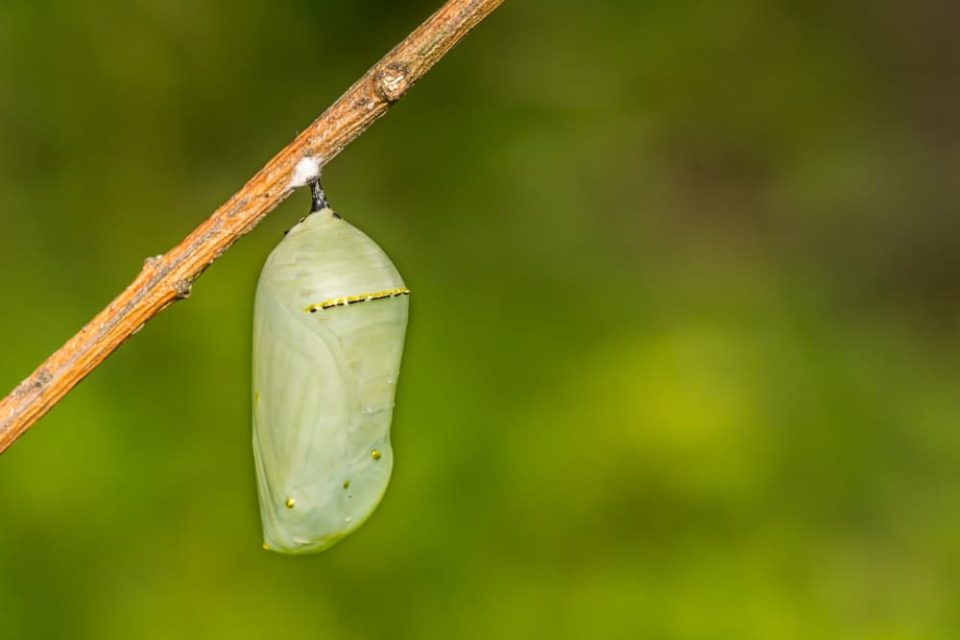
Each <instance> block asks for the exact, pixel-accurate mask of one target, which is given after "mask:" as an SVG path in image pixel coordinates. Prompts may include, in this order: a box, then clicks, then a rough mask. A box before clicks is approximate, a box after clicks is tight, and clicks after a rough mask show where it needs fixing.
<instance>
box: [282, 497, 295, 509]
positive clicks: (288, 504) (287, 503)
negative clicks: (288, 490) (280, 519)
mask: <svg viewBox="0 0 960 640" xmlns="http://www.w3.org/2000/svg"><path fill="white" fill-rule="evenodd" d="M283 504H284V506H285V507H286V508H287V509H293V507H294V505H296V504H297V501H296V500H294V499H293V498H287V499H286V501H285V502H284V503H283Z"/></svg>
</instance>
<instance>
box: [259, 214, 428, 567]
mask: <svg viewBox="0 0 960 640" xmlns="http://www.w3.org/2000/svg"><path fill="white" fill-rule="evenodd" d="M407 293H409V291H408V290H407V288H406V286H405V285H404V283H403V279H402V278H401V277H400V274H399V272H397V269H396V267H394V266H393V263H392V262H391V261H390V258H388V257H387V255H386V254H385V253H384V252H383V250H381V249H380V247H378V246H377V244H376V243H374V242H373V240H371V239H370V238H369V237H367V236H366V235H365V234H364V233H363V232H362V231H360V230H359V229H357V228H355V227H353V226H352V225H350V224H349V223H347V222H346V221H344V220H343V219H342V218H340V216H338V215H337V214H335V213H334V212H333V211H332V210H331V209H329V208H326V207H325V208H323V209H322V210H320V211H317V212H315V213H311V214H310V215H309V216H307V217H306V218H305V219H304V220H302V221H301V222H300V223H299V224H298V225H296V226H295V227H293V228H292V229H291V230H290V231H289V233H288V234H287V236H286V237H285V238H284V239H283V241H282V242H281V243H280V244H279V245H278V246H277V248H276V249H274V251H273V253H271V254H270V257H269V258H268V259H267V262H266V264H265V265H264V267H263V271H262V273H261V274H260V282H259V284H258V286H257V296H256V303H255V308H254V323H253V324H254V328H253V451H254V457H255V459H256V466H257V481H258V490H259V499H260V515H261V519H262V522H263V537H264V548H266V549H270V550H271V551H278V552H281V553H293V554H299V553H310V552H316V551H322V550H323V549H326V548H328V547H330V546H331V545H333V544H334V543H335V542H337V541H338V540H340V539H341V538H343V537H344V536H346V535H348V534H350V533H351V532H352V531H354V530H355V529H356V528H357V527H359V526H360V525H361V524H362V523H363V522H364V521H365V520H366V519H367V518H368V517H369V516H370V514H371V513H372V512H373V510H374V509H375V508H376V507H377V505H378V504H379V502H380V499H381V498H382V497H383V493H384V491H385V490H386V488H387V483H388V482H389V480H390V471H391V468H392V467H393V450H392V449H391V447H390V421H391V418H392V416H393V404H394V394H395V390H396V384H397V376H398V374H399V371H400V358H401V355H402V353H403V341H404V335H405V333H406V327H407V307H408V297H407V295H406V294H407Z"/></svg>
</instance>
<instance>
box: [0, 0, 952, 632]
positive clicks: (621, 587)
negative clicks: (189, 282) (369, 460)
mask: <svg viewBox="0 0 960 640" xmlns="http://www.w3.org/2000/svg"><path fill="white" fill-rule="evenodd" d="M438 1H439V0H430V1H426V0H422V1H421V0H418V1H410V2H398V1H395V0H350V1H345V0H344V1H336V2H335V1H333V0H326V1H322V0H300V1H297V0H272V1H271V2H265V1H264V2H228V1H226V0H219V1H215V2H214V1H211V2H189V1H186V0H178V1H169V0H137V1H135V2H128V1H120V0H105V1H102V2H95V3H90V2H80V1H79V0H65V1H58V2H52V1H50V0H10V1H7V2H3V3H0V222H2V230H0V290H2V292H3V296H2V303H0V304H2V305H3V313H2V314H0V333H2V335H3V336H4V340H3V346H2V348H0V384H2V386H3V387H4V390H6V389H9V388H12V387H13V386H14V385H15V384H16V383H17V382H18V381H19V380H20V379H21V378H22V377H24V376H25V375H26V374H27V373H29V372H30V371H31V370H32V369H33V367H34V366H36V365H37V364H38V362H39V361H40V360H41V359H42V357H44V356H45V355H47V353H49V352H50V351H51V350H52V349H54V348H55V347H57V346H59V345H60V344H61V343H62V342H63V341H64V340H65V339H66V338H68V337H69V336H70V335H71V334H72V333H73V332H74V331H75V330H76V329H77V328H79V327H80V326H81V325H82V324H83V323H84V322H86V321H87V320H88V319H89V318H90V317H91V316H92V315H93V314H94V313H95V312H96V311H97V310H98V309H99V308H101V307H102V306H103V305H104V304H106V303H107V302H108V301H109V300H110V299H111V298H112V296H113V295H115V294H116V293H117V292H118V291H119V290H120V289H121V288H122V287H123V286H125V285H126V284H127V283H128V282H129V281H130V280H131V279H132V278H133V277H134V276H135V275H136V273H137V272H138V270H139V268H140V264H141V262H142V260H143V259H144V258H145V257H146V256H149V255H154V254H158V253H162V252H163V251H165V250H167V249H168V248H169V247H171V246H172V245H173V244H175V243H176V242H177V241H179V240H180V239H181V238H182V237H183V236H184V235H185V234H186V233H187V232H188V231H189V230H190V229H191V228H193V226H194V225H196V224H197V223H198V222H199V221H200V220H201V219H202V218H204V217H205V216H206V215H207V214H208V213H209V212H210V211H211V210H213V209H214V208H215V207H216V206H217V205H219V204H220V203H221V202H223V201H224V200H225V199H226V197H227V196H229V195H230V194H231V193H232V192H233V190H235V189H236V188H237V187H239V186H240V185H241V184H242V183H243V182H244V181H245V180H246V179H247V178H248V177H249V176H250V175H251V174H252V173H253V172H254V171H255V170H256V169H257V168H259V166H260V165H261V164H262V163H263V162H264V161H265V160H266V159H267V158H269V157H270V156H271V155H272V154H273V153H274V152H275V151H277V150H278V149H279V148H280V147H281V146H283V145H284V144H286V142H287V141H288V140H289V139H291V138H292V136H293V135H294V134H295V133H296V131H297V130H298V129H300V128H302V127H304V126H306V124H307V123H308V122H309V121H310V120H311V119H312V118H313V117H315V116H316V114H317V113H319V111H320V110H322V109H323V108H325V107H326V106H327V105H328V104H329V103H330V102H331V101H332V100H333V99H334V98H335V97H336V96H337V95H339V93H340V92H341V91H342V90H343V89H344V88H346V86H348V85H349V84H350V83H351V82H352V81H353V80H354V79H355V78H356V77H357V76H358V75H359V74H360V73H361V72H362V71H363V70H365V69H366V68H367V67H368V66H369V65H370V64H372V63H373V61H374V60H376V59H377V58H378V57H379V56H380V55H381V54H382V53H383V52H384V51H386V50H387V49H388V48H389V47H391V46H392V45H393V44H394V43H395V42H396V41H398V40H399V39H400V38H401V37H402V36H403V35H405V34H406V33H407V32H408V31H409V30H410V29H411V28H412V27H413V26H414V25H415V24H417V23H418V22H419V21H420V20H421V19H422V18H423V17H425V16H426V15H427V14H428V13H429V12H430V11H432V10H433V9H434V8H435V7H436V6H437V4H438ZM949 4H950V3H945V2H943V3H938V2H936V0H920V1H918V2H915V3H907V4H904V3H896V2H892V1H891V0H880V1H879V2H840V3H827V2H796V1H792V0H784V1H782V2H773V1H764V0H731V1H730V2H724V3H700V2H690V1H684V0H681V1H679V2H677V1H672V2H666V1H660V0H642V1H630V0H619V1H618V0H595V1H594V2H589V3H585V2H564V1H562V0H561V1H557V0H509V1H508V2H507V3H506V4H505V5H504V7H502V9H501V10H499V11H498V12H497V13H496V14H494V16H493V17H492V18H491V19H490V20H489V21H488V22H487V23H485V24H484V25H483V26H482V27H481V28H480V29H479V30H478V31H477V32H476V33H475V34H473V35H472V36H471V37H470V38H469V39H468V40H467V42H466V43H464V45H462V46H461V47H459V48H458V49H457V50H455V51H454V52H453V53H452V54H451V55H450V56H449V57H448V58H447V59H445V60H444V61H443V62H442V63H441V64H440V66H439V67H438V68H437V69H435V71H434V72H432V73H431V74H430V75H429V76H428V77H427V78H426V79H425V80H424V81H423V82H422V83H420V84H419V85H418V86H417V87H416V88H415V89H414V90H413V91H412V92H411V93H410V94H409V95H408V96H407V98H406V99H404V100H403V101H402V102H401V103H400V104H399V105H398V106H397V107H396V108H395V109H394V111H393V112H392V113H391V114H390V115H389V116H388V117H387V118H386V119H384V120H383V121H381V122H380V123H378V124H377V125H376V126H375V127H374V128H373V129H372V130H371V131H369V132H368V133H367V134H366V135H365V136H364V137H362V138H361V139H360V140H359V141H357V142H356V143H355V144H354V145H353V146H351V147H350V148H349V149H348V151H347V152H346V153H344V154H343V156H342V157H340V158H338V159H337V160H336V161H335V162H334V163H333V164H331V165H330V166H329V167H328V169H327V171H326V174H325V184H326V187H327V191H328V194H329V195H330V197H331V200H332V202H333V203H334V205H335V206H336V207H337V208H338V209H339V210H341V211H342V212H343V213H344V215H345V216H346V217H347V218H348V219H350V220H351V221H352V222H354V223H355V224H357V225H358V226H360V227H361V228H363V229H365V230H366V231H367V232H368V233H370V234H371V235H372V236H373V237H374V238H376V239H377V240H378V241H379V242H380V243H381V244H382V245H383V246H384V248H385V249H386V250H387V251H388V253H390V255H391V256H393V258H394V259H395V261H396V263H397V265H398V266H399V267H400V269H401V271H402V272H403V273H404V274H405V277H406V280H407V283H408V284H409V286H410V287H411V288H412V289H413V290H414V295H413V297H412V299H411V305H412V306H411V311H412V321H411V327H410V335H409V341H408V347H407V353H406V361H405V364H404V370H403V375H402V376H401V381H400V389H399V398H398V405H397V411H396V414H395V420H394V441H395V446H396V453H397V466H396V469H395V475H394V478H393V481H392V484H391V487H390V490H389V491H388V493H387V496H386V499H385V500H384V502H383V504H382V505H381V507H380V509H379V510H378V511H377V513H376V514H375V515H374V516H373V518H372V519H371V520H370V521H369V522H368V523H367V524H366V525H365V526H364V527H363V528H362V529H361V530H360V531H359V532H358V533H357V534H356V535H354V536H353V537H351V538H349V539H348V540H346V541H344V542H342V543H340V544H339V545H338V546H336V547H335V548H333V549H332V550H330V551H329V552H326V553H323V554H321V555H318V556H313V557H305V558H303V557H301V558H288V557H281V556H277V555H274V554H270V553H266V552H263V551H262V550H261V549H260V536H259V520H258V514H257V510H256V509H257V507H256V500H255V487H254V479H253V462H252V456H251V451H250V424H249V423H250V408H249V405H250V399H249V378H250V375H249V359H250V330H251V310H252V298H253V291H254V285H255V281H256V277H257V274H258V272H259V268H260V266H261V264H262V262H263V260H264V258H265V257H266V255H267V253H268V252H269V251H270V249H271V248H272V246H273V245H274V244H275V243H276V242H277V241H279V239H280V237H281V233H282V231H283V229H285V228H287V227H289V226H290V225H291V224H292V223H293V222H294V221H295V220H296V219H297V218H298V217H300V216H301V215H302V214H303V213H304V212H305V210H306V207H307V196H306V195H305V194H298V195H297V196H296V197H294V198H292V199H291V200H290V201H289V202H288V203H286V204H285V205H284V206H283V207H282V208H280V209H279V210H278V211H276V212H275V213H274V214H272V215H271V216H270V218H269V219H268V220H267V221H266V222H265V223H264V224H262V225H261V226H260V227H259V228H258V229H256V231H255V232H253V233H252V234H251V235H249V236H248V237H247V238H245V239H244V240H242V241H241V242H240V243H239V244H237V245H236V246H235V247H234V248H233V249H232V250H231V251H230V252H228V253H227V254H226V255H225V256H224V257H223V258H222V259H221V260H220V261H219V262H218V263H217V264H216V265H214V267H213V268H211V269H210V270H209V271H208V272H207V273H206V274H205V275H204V276H203V277H202V278H201V279H200V280H199V281H198V282H197V284H196V286H195V288H194V295H193V297H192V298H191V299H190V300H189V301H188V302H186V303H182V304H179V305H176V306H175V307H173V308H172V309H170V310H169V311H167V312H165V313H164V314H163V315H162V316H161V317H159V318H158V319H157V320H155V321H154V322H152V323H150V324H149V325H148V326H147V327H146V329H145V330H144V331H143V332H142V333H140V334H139V335H138V336H137V337H136V338H135V339H133V340H132V341H131V342H130V343H129V344H127V345H125V346H124V347H123V348H122V349H120V350H119V351H118V352H117V353H116V354H115V355H114V356H113V357H112V358H110V360H109V361H108V362H107V363H106V364H105V365H104V366H103V367H101V368H99V369H98V370H97V371H95V372H94V373H93V374H92V375H91V376H90V377H89V378H88V379H87V380H86V381H85V382H84V383H83V384H82V385H81V386H80V387H78V388H77V390H76V391H75V392H74V393H72V394H71V395H70V396H69V397H68V398H67V399H66V400H65V401H64V402H63V403H62V404H60V405H59V406H58V407H57V408H56V409H55V410H54V411H53V412H52V413H51V414H50V415H49V416H48V417H46V418H45V419H44V420H43V421H42V422H41V423H40V425H39V426H37V427H36V428H35V429H34V430H33V431H31V432H30V433H29V434H28V435H27V436H26V437H24V438H23V439H22V440H21V441H20V442H19V443H18V444H17V445H15V446H14V448H12V449H11V450H10V451H9V452H8V453H6V454H4V455H3V456H2V457H0V637H3V638H7V637H11V638H14V637H16V638H44V637H57V638H65V637H69V638H105V639H110V638H146V639H153V638H186V637H198V638H199V637H203V638H349V639H362V638H444V639H445V638H499V637H506V638H509V637H517V638H528V637H556V638H667V639H718V640H719V639H728V638H736V639H750V638H758V639H767V638H784V639H793V638H797V639H801V638H802V639H809V638H817V639H833V638H836V639H842V640H851V639H870V640H873V639H894V638H896V639H899V638H911V639H912V638H956V637H960V605H958V603H960V463H958V461H960V432H958V430H960V403H958V401H960V393H958V387H960V343H958V340H957V335H958V320H960V302H958V301H960V297H958V294H960V284H958V283H960V278H958V276H960V218H958V216H957V204H956V203H957V202H958V198H960V187H958V183H960V181H958V180H957V170H956V168H957V166H958V160H960V90H958V83H957V82H956V79H957V77H958V68H957V63H956V61H957V60H960V46H958V42H960V41H958V39H957V38H956V37H955V36H956V25H957V24H958V23H960V19H958V18H960V16H958V15H957V9H956V6H955V5H954V6H948V5H949Z"/></svg>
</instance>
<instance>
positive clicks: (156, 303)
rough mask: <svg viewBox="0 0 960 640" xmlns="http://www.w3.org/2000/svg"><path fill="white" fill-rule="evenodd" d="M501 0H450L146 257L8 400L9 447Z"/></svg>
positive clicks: (4, 443) (3, 434) (4, 415)
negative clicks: (189, 227)
mask: <svg viewBox="0 0 960 640" xmlns="http://www.w3.org/2000/svg"><path fill="white" fill-rule="evenodd" d="M502 2H503V0H449V1H448V2H447V3H446V4H445V5H443V7H441V8H440V10H439V11H437V12H436V13H435V14H433V15H432V16H430V18H428V19H427V21H426V22H424V23H423V24H422V25H420V26H419V27H418V28H417V29H416V30H415V31H414V32H413V33H411V34H410V35H409V36H407V38H406V39H405V40H404V41H403V42H401V43H400V44H399V45H397V46H396V47H395V48H394V49H393V51H391V52H390V53H388V54H387V55H386V56H384V57H383V59H381V60H380V61H379V62H378V63H377V64H376V65H374V66H373V68H372V69H370V70H369V71H367V73H366V74H364V76H363V77H362V78H360V80H358V81H357V82H356V83H355V84H354V85H353V86H352V87H350V89H348V90H347V92H346V93H344V94H343V95H342V96H341V97H340V99H339V100H337V101H336V102H335V103H334V104H333V106H331V107H330V108H329V109H327V111H326V112H324V114H323V115H321V116H320V117H319V118H317V119H316V120H315V121H314V122H313V124H311V125H310V127H308V128H307V129H306V130H305V131H303V132H302V133H300V135H298V136H297V137H296V139H295V140H294V141H293V142H291V143H290V144H288V145H287V146H286V147H284V149H283V150H282V151H281V152H280V153H278V154H277V155H276V156H275V157H274V158H273V159H272V160H270V162H268V163H267V164H266V166H265V167H264V168H263V169H261V170H260V171H259V172H258V173H257V174H256V175H255V176H253V178H251V179H250V181H249V182H247V184H245V185H244V186H243V188H242V189H240V190H239V191H238V192H237V193H235V194H234V195H233V196H232V197H231V198H230V199H229V200H227V202H226V203H225V204H223V205H222V206H221V207H220V208H219V209H217V210H216V211H215V212H214V213H213V215H211V216H210V217H209V218H208V219H207V220H206V221H205V222H203V224H201V225H200V226H199V227H197V228H196V229H194V231H193V232H192V233H191V234H190V235H189V236H187V238H186V239H185V240H184V241H183V242H181V243H180V244H178V245H177V246H176V247H174V248H173V249H171V250H170V251H169V252H167V253H166V254H164V255H162V256H157V257H155V258H147V260H146V262H145V263H144V266H143V270H142V271H141V272H140V275H138V276H137V278H136V279H135V280H134V281H133V283H131V284H130V286H128V287H127V288H126V290H125V291H124V292H123V293H121V294H120V295H119V296H117V298H116V299H115V300H114V301H113V302H111V303H110V304H109V305H108V306H107V307H106V308H105V309H104V310H102V311H101V312H100V313H98V314H97V316H96V317H95V318H94V319H93V320H91V321H90V322H89V323H88V324H87V326H85V327H84V328H83V329H81V330H80V332H79V333H78V334H77V335H75V336H74V337H73V338H71V339H70V340H69V341H68V342H67V343H66V344H65V345H63V346H62V347H60V349H58V350H57V351H56V352H55V353H54V354H53V355H51V356H50V357H49V358H47V360H46V362H44V363H43V364H42V365H40V367H39V368H37V370H36V371H34V372H33V374H31V376H30V377H29V378H27V379H26V380H24V381H23V382H22V383H20V385H19V386H18V387H17V388H16V389H14V390H13V391H12V392H11V393H10V395H8V396H7V397H6V398H4V399H3V400H2V401H0V452H3V451H4V450H6V449H7V448H8V447H9V446H10V445H11V444H13V442H14V441H15V440H16V439H17V438H18V437H19V436H20V435H21V434H23V432H24V431H26V430H27V429H28V428H30V427H31V426H32V425H33V424H34V423H35V422H36V421H37V420H38V419H39V418H40V417H41V416H43V415H44V414H45V413H46V412H47V411H49V410H50V408H51V407H53V405H55V404H56V403H57V402H59V401H60V399H61V398H63V396H64V395H66V394H67V392H68V391H70V389H72V388H73V387H74V386H76V384H77V383H78V382H80V380H82V379H83V378H84V376H86V375H87V374H88V373H90V372H91V371H92V370H93V369H94V368H95V367H97V366H98V365H99V364H100V363H102V362H103V361H104V359H106V357H107V356H109V355H110V354H111V353H113V351H114V350H115V349H116V348H117V347H119V346H120V345H121V344H122V343H123V342H124V340H126V339H127V338H129V337H130V336H132V335H133V334H135V333H136V332H137V331H139V330H140V329H141V328H143V325H144V323H146V322H147V321H148V320H150V319H151V318H152V317H153V316H155V315H157V314H158V313H160V311H162V310H163V309H164V308H166V307H168V306H169V305H170V304H172V303H173V302H176V301H177V300H180V299H183V298H186V297H187V296H189V295H190V287H191V285H192V284H193V281H194V280H196V279H197V277H199V276H200V274H201V273H203V271H204V270H205V269H206V268H207V267H209V266H210V265H211V264H212V263H213V262H214V261H215V260H216V259H217V258H219V257H220V255H221V254H222V253H223V252H224V251H226V250H227V249H228V248H230V245H232V244H233V243H234V242H235V241H236V240H237V239H238V238H239V237H240V236H242V235H244V234H245V233H247V232H248V231H250V230H251V229H253V227H254V226H256V224H257V223H258V222H260V220H262V219H263V218H264V217H265V216H266V215H267V214H268V213H270V211H272V210H273V209H274V208H275V207H276V206H277V205H278V204H280V203H281V202H283V200H284V199H286V198H287V196H289V195H290V194H291V193H292V192H293V190H294V188H295V187H296V186H298V183H299V182H302V180H298V179H297V178H296V177H295V176H300V175H301V174H302V173H303V167H304V166H305V165H304V164H303V163H306V167H307V169H310V168H312V169H314V170H318V169H319V167H321V166H322V165H324V164H326V163H327V162H329V161H330V159H331V158H333V157H334V156H336V155H337V154H338V153H340V151H341V150H343V148H344V147H345V146H347V144H349V143H350V142H351V141H353V140H354V139H355V138H356V137H357V136H359V135H360V134H361V133H363V131H364V130H365V129H366V128H367V127H369V126H370V125H371V124H373V122H374V121H375V120H377V119H378V118H379V117H380V116H382V115H383V114H384V113H386V111H387V109H388V108H389V107H390V105H391V104H393V103H394V102H396V101H397V100H399V99H400V98H401V97H402V96H403V94H404V93H406V91H407V90H408V89H409V88H410V87H411V86H413V84H414V83H415V82H416V81H417V80H419V79H420V78H421V77H422V76H423V75H424V74H425V73H426V72H427V71H428V70H429V69H430V67H432V66H433V65H434V64H435V63H436V62H437V61H438V60H439V59H440V58H442V57H443V56H444V55H446V53H447V52H448V51H450V49H451V48H452V47H453V46H454V45H455V44H457V42H459V41H460V40H461V39H463V37H464V36H465V35H466V34H467V33H468V32H469V31H470V30H471V29H472V28H473V27H475V26H476V25H477V24H478V23H479V22H480V21H481V20H483V19H484V18H485V17H487V15H489V14H490V12H492V11H493V10H494V9H496V8H497V7H498V6H499V5H500V4H501V3H502ZM304 159H306V160H304ZM298 163H299V168H298Z"/></svg>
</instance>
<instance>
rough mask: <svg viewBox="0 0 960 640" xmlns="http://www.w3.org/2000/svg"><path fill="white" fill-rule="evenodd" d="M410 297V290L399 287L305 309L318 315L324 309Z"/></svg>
mask: <svg viewBox="0 0 960 640" xmlns="http://www.w3.org/2000/svg"><path fill="white" fill-rule="evenodd" d="M407 295H410V289H407V288H406V287H399V288H397V289H387V290H385V291H375V292H373V293H360V294H357V295H355V296H346V297H344V298H333V299H332V300H325V301H323V302H318V303H317V304H312V305H310V306H309V307H307V308H306V309H305V311H307V312H308V313H316V312H317V311H320V310H322V309H331V308H333V307H343V306H346V305H348V304H355V303H357V302H366V301H367V300H382V299H384V298H396V297H397V296H407Z"/></svg>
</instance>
